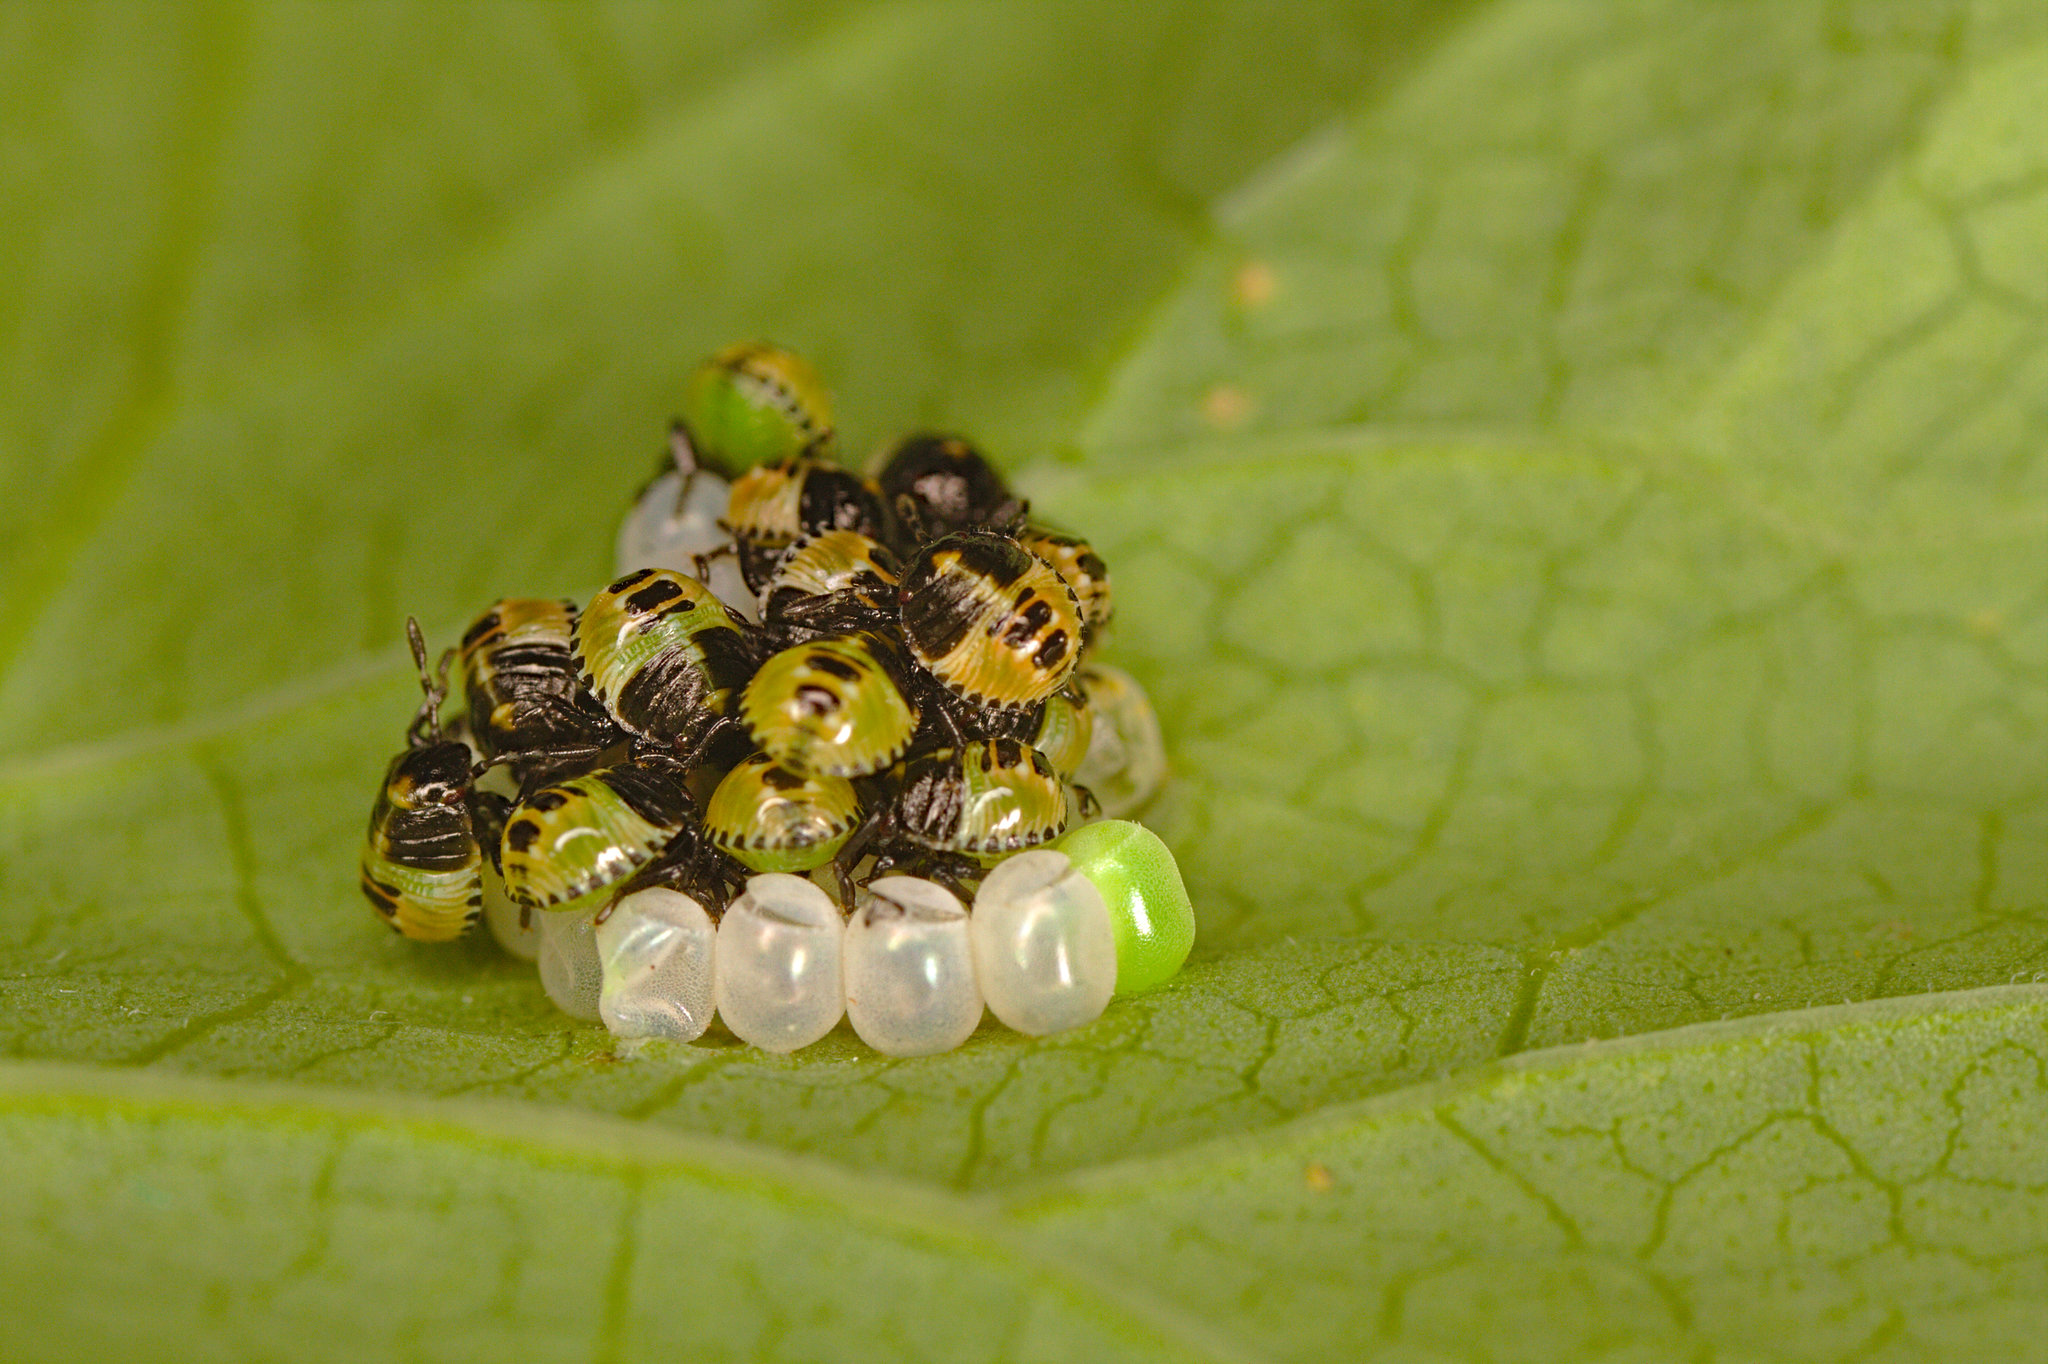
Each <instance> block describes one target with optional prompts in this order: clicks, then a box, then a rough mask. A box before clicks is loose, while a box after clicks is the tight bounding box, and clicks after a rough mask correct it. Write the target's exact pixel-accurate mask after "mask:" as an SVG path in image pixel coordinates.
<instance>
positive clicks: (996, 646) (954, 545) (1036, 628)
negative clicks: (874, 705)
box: [898, 531, 1081, 707]
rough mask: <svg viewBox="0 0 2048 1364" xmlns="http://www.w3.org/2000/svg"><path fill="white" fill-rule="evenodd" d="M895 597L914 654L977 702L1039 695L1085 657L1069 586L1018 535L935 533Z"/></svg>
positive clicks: (1023, 700) (1008, 703)
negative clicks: (935, 535)
mask: <svg viewBox="0 0 2048 1364" xmlns="http://www.w3.org/2000/svg"><path fill="white" fill-rule="evenodd" d="M898 601H899V602H900V608H901V617H902V621H903V637H904V640H905V642H906V643H907V644H908V645H909V646H910V652H911V654H912V655H913V656H914V657H915V658H916V659H917V661H918V663H919V664H921V665H922V666H923V667H924V668H925V670H926V671H927V672H929V673H930V674H931V675H932V676H933V677H934V678H936V679H937V680H938V682H939V683H940V684H941V685H942V686H944V687H945V688H946V690H947V691H949V692H951V693H953V695H955V696H958V697H960V698H962V699H964V700H967V701H970V702H973V703H975V704H977V705H984V706H998V707H1015V706H1027V705H1031V704H1033V703H1034V702H1038V701H1043V700H1044V699H1045V698H1046V697H1048V696H1051V695H1052V694H1053V693H1054V692H1056V691H1058V690H1059V689H1060V688H1061V687H1063V686H1065V685H1066V681H1067V678H1068V677H1069V676H1070V675H1071V674H1072V673H1073V671H1074V666H1075V664H1076V663H1077V662H1078V661H1079V658H1080V647H1081V607H1080V604H1079V603H1078V602H1077V601H1076V600H1075V599H1074V592H1073V589H1072V588H1070V587H1068V586H1067V583H1066V580H1065V579H1063V578H1062V577H1060V575H1059V573H1058V572H1057V571H1056V570H1055V569H1054V568H1053V567H1052V566H1051V565H1049V564H1047V563H1046V562H1045V561H1044V560H1042V559H1040V558H1038V557H1037V556H1036V555H1034V554H1032V553H1031V551H1029V550H1027V549H1025V548H1024V546H1023V545H1021V544H1019V543H1018V542H1017V540H1016V538H1015V537H1014V536H1010V535H1004V534H999V533H996V532H993V531H961V532H959V533H958V534H954V535H948V536H946V537H945V538H943V539H940V540H934V541H933V542H932V543H931V544H929V545H926V546H925V547H924V548H923V549H922V550H920V551H918V554H917V557H916V558H915V559H913V560H912V561H911V564H910V566H909V569H908V571H907V572H906V573H905V574H904V577H903V586H902V588H901V590H900V592H899V593H898Z"/></svg>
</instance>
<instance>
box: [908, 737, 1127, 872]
mask: <svg viewBox="0 0 2048 1364" xmlns="http://www.w3.org/2000/svg"><path fill="white" fill-rule="evenodd" d="M1087 804H1088V801H1087V797H1086V796H1085V795H1084V794H1083V793H1081V792H1079V791H1077V790H1075V788H1073V787H1071V786H1069V785H1067V784H1066V783H1065V782H1063V781H1061V780H1060V776H1059V774H1058V773H1057V772H1055V771H1053V768H1052V764H1051V763H1049V762H1047V761H1046V758H1045V755H1044V754H1042V753H1040V752H1039V751H1038V750H1037V749H1035V748H1033V747H1031V745H1029V744H1025V743H1019V742H1018V741H1016V740H1015V739H992V740H973V741H970V742H969V743H967V744H966V745H965V746H964V747H961V748H957V749H955V748H940V749H934V750H931V751H928V752H924V753H918V754H913V755H912V756H911V757H910V759H909V760H908V761H907V762H905V764H904V766H903V778H902V783H901V785H900V787H899V788H898V790H897V794H896V799H895V802H894V804H893V806H892V807H891V808H890V809H889V810H888V811H887V812H886V814H885V815H884V817H883V819H882V820H881V822H880V823H879V824H878V827H877V829H876V831H875V834H874V838H875V843H874V848H875V851H876V854H877V855H876V859H875V865H874V869H873V871H872V873H871V875H880V874H881V873H882V872H884V871H887V870H889V869H890V868H891V867H894V866H908V867H909V868H911V870H912V872H913V874H915V875H920V876H929V877H932V878H933V879H935V880H939V881H942V882H950V883H952V884H954V885H958V884H960V883H961V882H962V881H963V880H978V879H979V878H980V876H981V874H982V872H983V870H984V869H985V868H986V867H987V866H988V865H990V864H991V863H993V862H996V861H998V860H1000V859H1001V858H1003V857H1006V856H1008V855H1009V854H1011V853H1014V852H1020V851H1022V850H1024V849H1026V848H1035V847H1037V846H1038V845H1039V844H1041V843H1046V842H1050V841H1051V840H1053V839H1055V838H1058V837H1059V836H1060V834H1062V833H1063V832H1065V831H1066V827H1067V825H1068V824H1069V823H1070V822H1072V821H1073V820H1075V819H1076V818H1078V817H1080V816H1081V815H1082V814H1083V813H1084V807H1086V806H1087Z"/></svg>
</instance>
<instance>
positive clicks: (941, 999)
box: [845, 876, 981, 1056]
mask: <svg viewBox="0 0 2048 1364" xmlns="http://www.w3.org/2000/svg"><path fill="white" fill-rule="evenodd" d="M845 952H846V956H845V973H846V1016H847V1018H848V1019H849V1020H851V1021H852V1023H853V1030H854V1031H855V1032H857V1033H859V1034H860V1040H861V1041H863V1042H865V1043H867V1044H868V1045H869V1046H871V1047H873V1048H874V1049H875V1050H876V1051H879V1052H881V1053H883V1054H884V1055H887V1056H929V1055H931V1054H933V1053H934V1052H941V1051H951V1050H953V1048H955V1047H957V1046H959V1045H960V1044H961V1043H962V1042H965V1041H966V1040H967V1038H968V1036H969V1035H970V1034H971V1033H973V1031H974V1029H975V1026H976V1025H977V1024H979V1023H980V1022H981V989H980V987H979V986H977V985H976V984H975V979H974V948H973V944H972V942H971V941H970V938H969V933H968V918H967V910H966V907H965V906H963V905H962V904H961V903H960V901H959V900H958V899H957V898H956V897H955V896H954V895H953V893H952V892H951V891H949V890H947V889H946V888H945V887H943V886H939V885H936V884H934V883H933V882H930V881H926V880H922V879H920V878H918V877H914V876H884V877H881V878H879V879H877V880H876V881H874V882H873V883H872V884H870V885H869V886H868V887H867V889H866V890H865V891H863V892H862V893H861V898H860V902H859V903H858V904H857V905H856V906H855V907H854V911H853V918H852V919H851V920H850V921H849V922H848V923H847V925H846V949H845Z"/></svg>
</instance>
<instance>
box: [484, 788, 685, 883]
mask: <svg viewBox="0 0 2048 1364" xmlns="http://www.w3.org/2000/svg"><path fill="white" fill-rule="evenodd" d="M688 775H689V773H688V770H687V769H686V768H685V767H684V766H683V764H681V763H680V762H678V761H676V760H675V759H674V758H670V757H667V756H666V755H663V754H660V753H653V752H649V753H641V754H637V755H635V756H634V757H633V758H632V759H631V760H629V761H627V762H623V763H619V764H617V765H616V766H613V767H607V768H604V769H602V770H600V771H596V772H590V773H586V774H584V775H583V776H580V777H571V778H570V779H568V780H567V781H562V782H556V783H554V784H552V785H549V786H543V787H541V788H540V789H539V790H537V791H534V792H531V793H529V794H528V795H527V796H526V798H525V799H524V800H522V801H520V802H519V804H518V805H517V806H515V807H514V808H513V810H512V812H511V813H510V814H509V815H507V816H506V817H505V833H504V845H503V851H502V853H501V854H500V861H501V864H502V866H503V868H504V875H505V893H506V894H507V895H508V896H509V897H511V900H512V902H513V903H514V904H517V905H520V906H523V907H525V908H528V909H549V910H561V909H571V908H581V907H583V906H584V905H586V904H590V903H594V902H595V900H596V899H597V897H599V896H600V895H605V894H609V893H617V892H620V891H622V890H623V889H625V886H626V883H627V882H628V881H629V880H633V879H634V878H635V874H636V873H641V872H645V871H648V870H649V869H651V868H654V867H656V866H668V865H683V864H687V863H689V862H690V861H691V859H693V858H694V857H695V855H696V854H697V853H698V852H699V848H698V847H697V839H696V833H697V829H696V806H695V803H694V802H693V801H692V800H691V799H690V793H689V790H688V788H687V787H686V786H685V784H684V783H685V781H686V780H687V778H688ZM636 884H637V882H636Z"/></svg>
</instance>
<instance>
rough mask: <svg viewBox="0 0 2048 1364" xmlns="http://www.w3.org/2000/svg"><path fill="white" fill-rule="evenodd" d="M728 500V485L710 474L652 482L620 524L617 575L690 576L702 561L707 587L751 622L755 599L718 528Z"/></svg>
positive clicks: (726, 536) (678, 475) (701, 472)
mask: <svg viewBox="0 0 2048 1364" xmlns="http://www.w3.org/2000/svg"><path fill="white" fill-rule="evenodd" d="M730 498H731V490H730V487H729V485H728V484H727V483H726V481H725V480H724V479H722V478H720V477H718V475H716V474H714V473H711V472H710V471H709V470H705V469H699V470H697V471H695V472H694V473H690V474H682V473H677V472H674V471H671V472H669V473H665V474H663V475H662V476H661V477H659V478H657V479H655V480H654V482H652V483H650V484H648V485H647V488H646V490H645V491H643V492H642V493H641V494H640V497H639V500H638V501H636V502H635V503H634V504H633V507H632V510H630V511H628V512H627V513H626V518H625V520H624V521H622V522H621V523H620V525H619V535H618V543H617V549H616V552H615V555H614V558H615V560H616V562H617V565H618V570H617V571H618V575H619V576H620V577H624V576H625V575H626V574H628V573H631V572H632V571H633V570H635V569H639V568H668V569H674V570H675V571H676V572H678V573H687V574H689V575H691V576H692V577H694V576H696V573H697V562H698V560H699V558H700V557H701V558H702V559H703V560H704V566H705V569H706V572H707V574H708V576H707V577H706V578H705V580H704V581H705V586H707V587H709V588H710V589H711V590H712V592H713V593H714V594H715V595H716V596H717V597H718V599H719V600H720V601H722V602H724V603H725V604H726V605H727V606H730V607H731V608H732V609H733V610H735V611H737V612H739V613H740V614H741V615H743V616H745V617H747V618H748V619H749V620H752V619H755V618H756V611H757V607H756V606H755V604H754V594H753V593H751V592H749V591H748V590H747V584H746V580H745V579H744V578H742V577H741V576H740V566H739V560H738V559H736V558H735V557H734V556H733V553H732V536H731V535H730V534H728V533H727V531H726V529H725V527H724V526H722V525H720V524H719V522H720V520H721V519H722V518H723V517H724V516H725V507H726V503H727V502H728V501H729V500H730Z"/></svg>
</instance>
